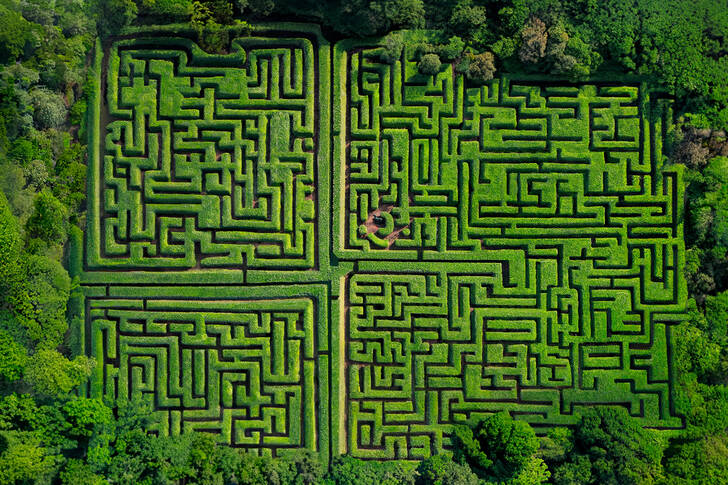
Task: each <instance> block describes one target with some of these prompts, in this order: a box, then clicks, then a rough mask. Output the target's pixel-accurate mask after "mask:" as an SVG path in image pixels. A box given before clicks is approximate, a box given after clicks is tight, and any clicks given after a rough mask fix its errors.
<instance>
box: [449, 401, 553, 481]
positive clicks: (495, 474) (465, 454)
mask: <svg viewBox="0 0 728 485" xmlns="http://www.w3.org/2000/svg"><path fill="white" fill-rule="evenodd" d="M454 447H455V460H456V461H458V462H459V463H467V464H469V465H470V467H471V468H472V470H473V471H474V472H475V473H476V474H478V476H480V477H481V478H489V479H497V480H505V481H507V480H514V479H517V478H518V477H519V475H520V474H521V473H522V472H524V470H527V471H528V473H529V474H532V473H534V472H535V471H538V470H539V469H542V470H543V474H545V476H544V475H542V476H541V477H540V478H539V479H543V480H545V478H547V477H548V474H547V473H548V472H547V471H546V468H545V467H542V466H541V465H540V463H539V462H540V460H539V459H538V458H536V456H535V453H536V451H537V450H538V448H539V440H538V438H537V437H536V433H535V432H534V431H533V429H532V428H531V427H530V426H529V425H528V423H524V422H522V421H515V420H513V419H512V418H511V417H510V415H509V414H508V413H507V412H501V413H496V414H493V415H491V416H488V417H487V418H485V419H483V420H481V421H479V422H478V423H477V424H476V425H475V426H474V427H473V428H470V427H467V426H459V427H458V428H457V429H456V431H455V436H454ZM534 459H536V461H534ZM543 480H542V481H543ZM534 483H540V482H534Z"/></svg>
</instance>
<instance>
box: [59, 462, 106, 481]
mask: <svg viewBox="0 0 728 485" xmlns="http://www.w3.org/2000/svg"><path fill="white" fill-rule="evenodd" d="M59 476H60V479H61V485H80V484H84V485H105V484H107V483H108V482H107V481H106V480H105V479H104V477H102V476H100V475H97V474H96V473H94V471H93V469H92V468H91V466H89V465H88V464H86V463H84V462H83V461H82V460H79V459H76V458H74V459H71V460H68V461H67V462H66V464H65V466H64V467H63V469H62V470H61V473H60V475H59Z"/></svg>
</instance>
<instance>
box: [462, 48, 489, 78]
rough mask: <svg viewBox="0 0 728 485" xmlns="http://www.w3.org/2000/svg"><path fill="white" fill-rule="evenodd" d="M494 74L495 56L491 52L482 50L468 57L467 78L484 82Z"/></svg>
mask: <svg viewBox="0 0 728 485" xmlns="http://www.w3.org/2000/svg"><path fill="white" fill-rule="evenodd" d="M493 74H495V56H493V53H492V52H483V53H482V54H478V55H476V56H472V57H471V58H470V64H469V65H468V71H467V76H468V79H470V80H471V81H474V82H477V83H484V82H486V81H490V80H491V79H493Z"/></svg>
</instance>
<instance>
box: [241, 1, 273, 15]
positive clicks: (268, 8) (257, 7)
mask: <svg viewBox="0 0 728 485" xmlns="http://www.w3.org/2000/svg"><path fill="white" fill-rule="evenodd" d="M235 3H236V4H237V6H238V10H239V11H240V13H243V14H245V13H247V12H246V10H250V11H251V12H252V13H253V14H255V15H259V16H261V17H266V16H268V15H270V14H271V12H273V9H274V8H275V2H274V1H273V0H235Z"/></svg>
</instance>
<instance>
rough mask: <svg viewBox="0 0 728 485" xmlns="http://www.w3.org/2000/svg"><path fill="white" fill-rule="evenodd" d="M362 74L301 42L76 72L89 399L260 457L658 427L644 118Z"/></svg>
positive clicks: (569, 93)
mask: <svg viewBox="0 0 728 485" xmlns="http://www.w3.org/2000/svg"><path fill="white" fill-rule="evenodd" d="M380 53H381V48H380V47H379V46H378V45H376V44H372V43H366V42H361V41H341V42H339V43H337V44H335V45H333V46H332V45H330V44H329V43H328V42H327V41H326V39H325V38H324V37H323V36H322V35H321V33H320V32H319V31H318V30H317V28H316V27H312V26H306V25H300V24H279V25H276V26H259V27H255V28H254V31H253V32H252V34H251V35H250V36H241V37H237V38H235V39H234V40H233V41H232V43H231V49H230V53H229V54H225V55H211V54H207V53H205V52H203V51H202V50H201V49H200V48H199V47H198V46H197V45H196V44H195V43H194V42H193V41H191V40H189V37H188V36H186V35H185V33H184V32H180V33H177V34H175V35H173V36H170V35H168V34H167V35H164V34H162V33H159V32H154V30H153V29H150V30H149V31H148V32H142V33H140V34H138V35H135V36H133V37H129V38H120V39H117V40H115V41H114V42H112V43H111V45H109V46H108V47H107V48H106V49H104V50H103V51H99V52H97V63H98V64H100V67H101V69H100V70H99V71H100V72H99V80H98V81H99V82H98V91H97V92H96V93H95V94H96V104H95V106H94V110H93V111H92V114H91V119H90V121H91V127H92V130H91V131H92V139H91V142H90V161H89V215H88V228H87V232H86V244H85V258H84V265H83V266H84V267H83V271H82V272H81V274H80V275H79V276H80V278H81V282H82V285H83V289H84V294H85V316H84V322H85V323H84V324H83V325H82V326H81V327H80V328H78V329H76V331H77V332H78V334H79V335H80V336H81V341H82V342H83V343H84V347H85V352H87V353H89V354H90V355H92V356H94V357H96V359H97V367H96V369H95V372H94V375H93V378H92V381H91V384H90V386H89V392H90V393H91V395H96V396H106V397H109V398H111V399H117V400H121V401H124V400H129V399H139V398H140V399H144V400H147V401H148V402H150V403H151V404H152V406H153V408H154V410H155V413H156V414H157V415H158V417H159V425H158V431H159V432H161V433H183V432H185V431H191V430H198V431H209V432H214V433H217V434H219V436H220V440H221V441H222V442H225V443H229V444H231V445H233V446H240V447H244V448H247V449H250V450H251V451H255V452H258V453H263V454H270V455H275V456H277V455H280V454H282V453H286V452H287V451H289V450H291V449H295V448H300V447H306V448H310V449H314V450H317V451H319V452H321V454H322V455H323V456H324V457H330V456H333V455H335V454H339V453H350V454H352V455H354V456H357V457H360V458H370V459H391V458H400V459H419V458H422V457H426V456H429V455H430V454H433V453H436V452H438V451H439V450H442V449H447V448H448V447H449V446H450V435H451V432H452V426H453V424H455V423H461V422H465V421H468V420H473V419H477V418H479V417H482V416H485V415H487V414H489V413H492V412H495V411H500V410H507V411H510V412H511V414H512V415H513V416H514V417H517V418H518V419H522V420H525V421H527V422H529V423H531V424H532V425H533V426H535V427H536V428H537V430H540V431H543V430H545V429H547V428H548V427H549V426H555V425H568V424H572V423H574V421H575V419H576V416H577V415H578V413H579V410H580V408H583V407H584V406H591V405H595V404H609V405H617V406H624V407H626V408H627V409H628V410H629V412H630V413H631V414H632V415H633V416H635V417H637V418H638V419H640V421H641V422H642V423H643V424H644V425H645V426H650V427H653V428H657V429H673V428H680V427H682V426H683V421H682V418H681V417H680V416H677V415H675V413H674V404H673V401H672V397H673V396H672V392H673V390H672V386H671V381H672V373H673V371H672V365H673V364H672V361H671V345H672V344H671V338H672V337H671V327H672V326H673V325H674V324H676V323H678V322H679V321H680V320H681V319H682V318H683V316H684V305H685V300H686V289H685V281H684V277H683V276H682V269H683V266H684V245H683V239H682V224H681V213H680V210H681V209H680V207H681V200H682V190H683V188H682V180H681V172H680V171H679V170H677V169H676V168H674V167H670V166H665V164H664V156H663V155H662V140H663V138H664V136H665V133H666V132H667V130H668V128H669V117H670V111H669V100H666V99H662V98H660V96H659V94H658V93H654V92H650V91H649V90H648V89H647V88H646V86H645V85H644V84H641V83H640V82H637V81H634V82H633V81H625V82H620V83H616V82H597V81H593V82H587V83H582V84H574V83H569V82H554V81H553V80H551V81H539V80H534V79H515V78H509V77H501V78H498V79H495V80H493V81H492V82H490V83H488V84H486V85H483V86H477V85H472V84H471V83H469V82H468V81H467V80H466V79H465V78H464V77H463V76H462V75H459V74H457V73H455V72H454V71H453V69H452V67H451V66H446V67H443V69H442V70H441V72H440V73H439V74H437V75H436V76H423V75H420V74H418V73H417V69H416V62H415V60H414V58H413V53H411V52H408V51H405V52H404V53H403V55H402V57H401V58H400V59H399V60H398V61H397V62H395V63H393V64H388V63H384V62H382V61H381V60H380Z"/></svg>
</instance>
